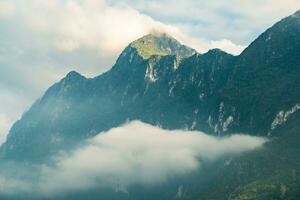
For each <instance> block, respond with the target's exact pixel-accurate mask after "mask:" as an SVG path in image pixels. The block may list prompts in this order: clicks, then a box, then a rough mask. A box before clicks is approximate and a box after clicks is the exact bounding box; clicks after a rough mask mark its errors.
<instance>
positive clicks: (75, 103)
mask: <svg viewBox="0 0 300 200" xmlns="http://www.w3.org/2000/svg"><path fill="white" fill-rule="evenodd" d="M299 80H300V11H298V12H296V13H294V14H293V15H291V16H289V17H287V18H284V19H282V20H281V21H279V22H278V23H276V24H275V25H274V26H272V27H271V28H269V29H268V30H266V31H265V32H264V33H262V34H261V35H260V36H259V37H258V38H257V39H256V40H255V41H253V42H252V43H251V44H250V45H249V46H248V47H247V48H246V49H245V50H244V51H243V52H242V53H241V54H240V55H239V56H233V55H230V54H228V53H226V52H223V51H222V50H220V49H212V50H209V51H208V52H206V53H204V54H199V53H197V52H196V51H195V50H194V49H192V48H190V47H187V46H185V45H182V44H180V43H179V42H178V41H177V40H176V39H174V38H173V37H172V36H169V35H167V34H164V33H154V34H149V35H146V36H144V37H142V38H140V39H138V40H136V41H134V42H132V43H131V44H129V45H128V46H127V47H126V48H125V49H124V50H123V52H122V53H121V54H120V56H119V57H118V59H117V61H116V63H115V65H114V66H113V67H112V68H111V69H110V70H109V71H107V72H106V73H103V74H101V75H99V76H97V77H94V78H86V77H84V76H82V75H81V74H79V73H78V72H75V71H71V72H70V73H68V74H67V75H66V77H65V78H63V79H62V80H60V81H59V82H57V83H55V84H54V85H53V86H51V87H50V88H49V89H48V90H47V91H46V92H45V94H44V95H43V96H42V97H41V98H40V99H38V100H37V101H36V102H35V103H34V104H33V105H32V107H31V108H30V109H29V110H28V111H27V112H26V113H24V114H23V116H22V118H21V119H20V120H19V121H17V122H16V123H15V124H14V125H13V127H12V128H11V130H10V132H9V135H8V137H7V140H6V142H5V143H4V144H3V145H2V146H1V147H0V155H1V160H2V161H3V162H17V163H19V162H20V163H24V162H25V163H30V164H33V165H41V164H45V163H46V164H50V165H51V164H52V165H53V164H54V165H55V164H57V163H55V162H54V163H53V160H51V158H53V156H57V155H58V154H59V153H61V152H64V153H66V154H67V155H68V153H72V152H74V149H76V148H78V147H82V146H85V145H86V142H87V141H89V140H91V139H92V138H95V137H96V138H97V137H102V136H101V134H102V133H103V132H106V131H108V130H110V131H112V130H114V129H112V128H115V127H119V126H120V125H122V124H124V123H126V122H130V121H133V120H139V121H142V122H144V123H147V124H150V125H152V126H157V127H160V128H162V129H167V130H186V131H202V132H205V133H208V134H210V135H211V136H217V137H218V138H223V139H224V140H226V139H228V138H230V137H233V136H231V135H232V134H234V133H241V134H247V135H250V136H261V137H268V140H269V141H270V142H268V143H267V144H265V145H264V146H263V148H259V149H255V150H254V151H251V152H246V153H244V154H241V155H238V156H227V157H226V156H225V157H222V158H220V159H218V160H214V161H213V162H209V163H205V164H203V167H202V170H195V171H194V172H193V173H192V175H190V174H188V175H185V176H183V177H179V178H178V177H176V178H174V180H173V181H171V182H168V183H166V184H162V185H160V184H159V185H156V186H155V187H150V188H147V187H143V186H139V184H133V185H131V187H130V188H128V190H127V189H126V191H125V190H123V191H122V188H121V189H120V191H121V192H115V191H112V190H111V189H108V190H106V189H105V190H104V191H103V190H97V187H89V190H88V196H89V195H90V198H91V199H96V198H97V197H99V195H101V194H103V195H104V196H105V197H106V198H109V199H151V198H150V197H147V198H146V197H145V196H147V194H148V195H149V194H151V195H153V198H155V199H199V198H201V199H231V200H233V199H236V200H238V199H249V200H250V199H295V200H296V199H298V198H299V197H300V193H299V192H300V191H299V189H298V188H299V187H300V168H299V164H297V163H298V162H300V159H299V158H298V157H299V156H297V154H298V153H300V151H299V147H298V142H299V139H300V137H299V134H298V132H299V131H300V127H299V123H298V122H299V120H300V118H299V117H300V115H299V112H298V111H299V109H300V93H299V91H300V83H299ZM145 130H146V128H145ZM170 134H172V133H170ZM141 135H142V136H143V134H141ZM146 135H147V134H146ZM146 135H144V136H145V137H147V136H146ZM250 136H247V137H250ZM103 137H104V136H103ZM136 137H137V138H138V137H140V136H136ZM157 137H160V136H157ZM162 137H163V136H162ZM168 137H171V136H168ZM174 137H175V136H174ZM179 137H180V136H179ZM245 137H246V136H245ZM171 140H172V139H171ZM120 141H121V143H120V144H119V143H118V145H117V146H118V147H119V146H120V145H122V142H124V143H126V142H128V141H126V139H124V138H123V139H122V138H121V139H120ZM139 141H140V142H142V143H145V144H147V141H148V140H143V139H141V140H139ZM158 143H159V142H158ZM95 146H97V145H95ZM100 146H101V145H100ZM154 146H155V145H154ZM187 146H189V145H187ZM196 146H197V144H196ZM200 146H203V144H202V145H201V144H199V147H200ZM218 146H219V145H215V147H216V149H218V148H220V147H221V145H220V146H219V147H218ZM258 146H259V145H258ZM146 147H147V146H146ZM146 147H145V148H146ZM228 147H230V145H229V146H228ZM151 148H152V145H151ZM187 148H188V147H187ZM221 149H222V148H221ZM172 150H174V151H175V150H176V148H174V149H173V147H172ZM83 151H84V150H83ZM145 151H146V150H145ZM202 151H204V150H200V152H202ZM101 152H102V149H101ZM140 152H143V151H142V150H140V149H138V150H137V153H140ZM204 152H205V151H204ZM79 153H80V152H79ZM110 153H111V152H110ZM156 153H157V155H163V154H162V153H161V152H156ZM207 154H209V152H207ZM97 155H101V153H99V152H98V153H97V151H96V153H94V154H93V156H95V157H96V156H97ZM105 155H106V154H105ZM117 155H119V154H117ZM166 155H167V156H170V155H171V154H166ZM111 156H114V153H112V154H111ZM119 156H120V155H119ZM108 157H109V156H108ZM196 157H197V156H196ZM72 158H73V157H72V156H71V157H70V158H69V159H70V160H72ZM75 158H76V155H75ZM156 158H159V157H158V156H156ZM186 158H188V156H187V157H186ZM197 158H198V157H197ZM66 159H68V158H66ZM75 160H76V159H75ZM148 160H151V158H149V159H148ZM162 160H164V159H162ZM196 160H197V159H196ZM200 160H201V159H200ZM76 161H77V160H76ZM79 161H81V160H80V159H79ZM83 162H88V161H87V160H83ZM179 162H180V160H179ZM61 163H64V162H61ZM144 163H145V162H141V163H139V164H141V165H143V164H144ZM171 163H173V160H172V162H171ZM174 163H176V162H174ZM183 163H184V161H183ZM187 163H188V162H187ZM72 164H73V163H71V164H70V163H69V165H67V166H73V165H72ZM122 164H123V163H122V162H121V165H122ZM169 164H170V163H169ZM62 165H63V166H64V164H62ZM174 165H175V164H174ZM76 166H77V165H76V164H74V168H75V167H76ZM122 166H123V165H122ZM172 166H173V165H172ZM93 167H95V166H93ZM93 167H92V169H93ZM152 167H154V168H155V166H152ZM74 168H73V169H74ZM108 168H109V167H108ZM129 168H130V167H129ZM150 168H151V167H150ZM67 169H68V168H67ZM75 169H76V168H75ZM90 169H91V168H89V167H87V168H80V170H82V171H88V170H90ZM146 169H148V168H146ZM168 169H170V168H167V170H166V171H168ZM176 169H177V168H176ZM181 169H184V166H182V168H181ZM208 169H214V170H208ZM80 170H78V171H80ZM149 170H150V169H149ZM203 170H204V171H203ZM68 171H69V170H66V171H63V172H64V173H63V174H65V173H67V172H68ZM75 171H76V170H75ZM146 171H147V170H146ZM175 171H176V170H175ZM204 172H206V173H205V175H204ZM116 174H118V173H116ZM158 174H159V172H158ZM88 175H90V176H95V174H93V173H92V174H88ZM122 175H123V174H122V173H121V176H122ZM153 176H154V175H153ZM162 176H163V175H161V176H160V177H162ZM100 178H102V176H100ZM78 179H81V180H82V179H83V178H82V177H80V178H78ZM76 180H77V179H76ZM133 182H134V181H133ZM75 186H76V184H75ZM78 189H80V188H78ZM123 189H124V188H123ZM85 192H86V191H83V192H82V193H80V192H79V194H78V196H77V197H73V196H72V195H71V196H67V197H62V199H64V198H66V199H69V198H70V199H71V198H72V199H76V198H78V199H80V198H84V196H86V195H87V193H85ZM75 196H76V195H75ZM55 198H56V197H55ZM153 198H152V199H153ZM21 199H22V198H21ZM28 199H30V198H28ZM58 199H59V198H58Z"/></svg>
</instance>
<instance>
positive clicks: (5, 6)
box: [0, 0, 16, 18]
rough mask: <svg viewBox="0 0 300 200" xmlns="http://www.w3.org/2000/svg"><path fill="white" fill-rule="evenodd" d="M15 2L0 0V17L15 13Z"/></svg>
mask: <svg viewBox="0 0 300 200" xmlns="http://www.w3.org/2000/svg"><path fill="white" fill-rule="evenodd" d="M15 10H16V8H15V4H14V3H12V2H10V1H8V0H2V1H0V18H1V17H9V16H11V15H13V14H14V13H15Z"/></svg>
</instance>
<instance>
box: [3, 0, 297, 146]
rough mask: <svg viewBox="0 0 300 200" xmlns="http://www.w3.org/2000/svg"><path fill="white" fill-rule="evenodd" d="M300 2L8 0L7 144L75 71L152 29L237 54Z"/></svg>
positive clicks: (91, 72) (101, 64) (96, 65)
mask: <svg viewBox="0 0 300 200" xmlns="http://www.w3.org/2000/svg"><path fill="white" fill-rule="evenodd" d="M299 8H300V1H299V0H276V1H274V0H243V1H241V0H224V1H219V0H210V1H207V0H152V1H147V0H119V1H117V0H51V1H45V0H1V1H0V143H1V142H3V141H4V140H5V137H6V134H7V133H8V130H9V128H10V127H11V125H12V124H13V122H14V121H16V120H17V119H19V118H20V117H21V114H22V113H23V112H24V111H26V110H27V109H29V107H30V105H31V104H32V103H33V102H34V101H35V100H36V99H37V98H39V97H41V96H42V94H43V92H44V91H45V90H46V89H47V88H48V87H49V86H51V85H52V84H53V83H54V82H57V81H58V80H60V79H61V78H62V77H64V76H65V75H66V73H67V72H68V71H71V70H76V71H78V72H80V73H82V74H83V75H85V76H88V77H93V76H96V75H99V74H101V73H103V72H105V71H107V70H108V69H110V67H111V66H112V65H113V63H114V62H115V60H116V58H117V56H118V55H119V54H120V52H121V51H122V49H123V48H124V47H126V45H128V44H129V43H130V42H131V41H133V40H135V39H137V38H139V37H142V36H143V35H145V34H148V33H151V32H153V31H162V32H166V33H168V34H170V35H172V36H174V37H175V38H176V39H178V40H179V41H180V42H182V43H184V44H187V45H189V46H191V47H193V48H195V49H196V50H197V51H199V52H200V53H203V52H206V51H207V50H208V49H211V48H221V49H223V50H225V51H227V52H229V53H232V54H235V55H237V54H239V53H240V52H241V51H242V50H243V49H244V48H245V47H246V46H247V45H249V44H250V43H251V42H252V41H253V40H254V39H255V38H256V37H257V36H258V35H259V34H261V33H262V32H263V31H264V30H266V29H267V28H268V27H270V26H271V25H272V24H274V23H275V22H277V21H278V20H280V19H282V18H284V17H286V16H288V15H290V14H292V13H293V12H295V11H296V10H297V9H299Z"/></svg>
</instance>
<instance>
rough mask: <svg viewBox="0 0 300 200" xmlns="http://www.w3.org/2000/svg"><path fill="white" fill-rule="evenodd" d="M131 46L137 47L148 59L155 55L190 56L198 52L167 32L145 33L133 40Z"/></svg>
mask: <svg viewBox="0 0 300 200" xmlns="http://www.w3.org/2000/svg"><path fill="white" fill-rule="evenodd" d="M130 46H131V47H133V48H135V49H136V50H137V51H138V53H139V55H140V56H142V57H143V58H144V59H148V58H150V57H151V56H153V55H158V56H166V55H178V56H180V57H189V56H191V55H193V54H194V53H196V51H195V50H194V49H192V48H190V47H187V46H185V45H182V44H181V43H180V42H178V41H177V40H176V39H175V38H173V37H171V36H169V35H168V34H166V33H151V34H148V35H145V36H143V37H141V38H139V39H137V40H135V41H133V42H132V43H131V44H130Z"/></svg>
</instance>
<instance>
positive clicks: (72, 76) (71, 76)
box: [63, 70, 86, 82]
mask: <svg viewBox="0 0 300 200" xmlns="http://www.w3.org/2000/svg"><path fill="white" fill-rule="evenodd" d="M81 79H86V78H85V77H84V76H83V75H81V74H80V73H78V72H76V71H74V70H73V71H70V72H69V73H68V74H67V75H66V76H65V78H64V79H63V80H64V81H68V82H69V81H71V82H74V81H77V80H81Z"/></svg>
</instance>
